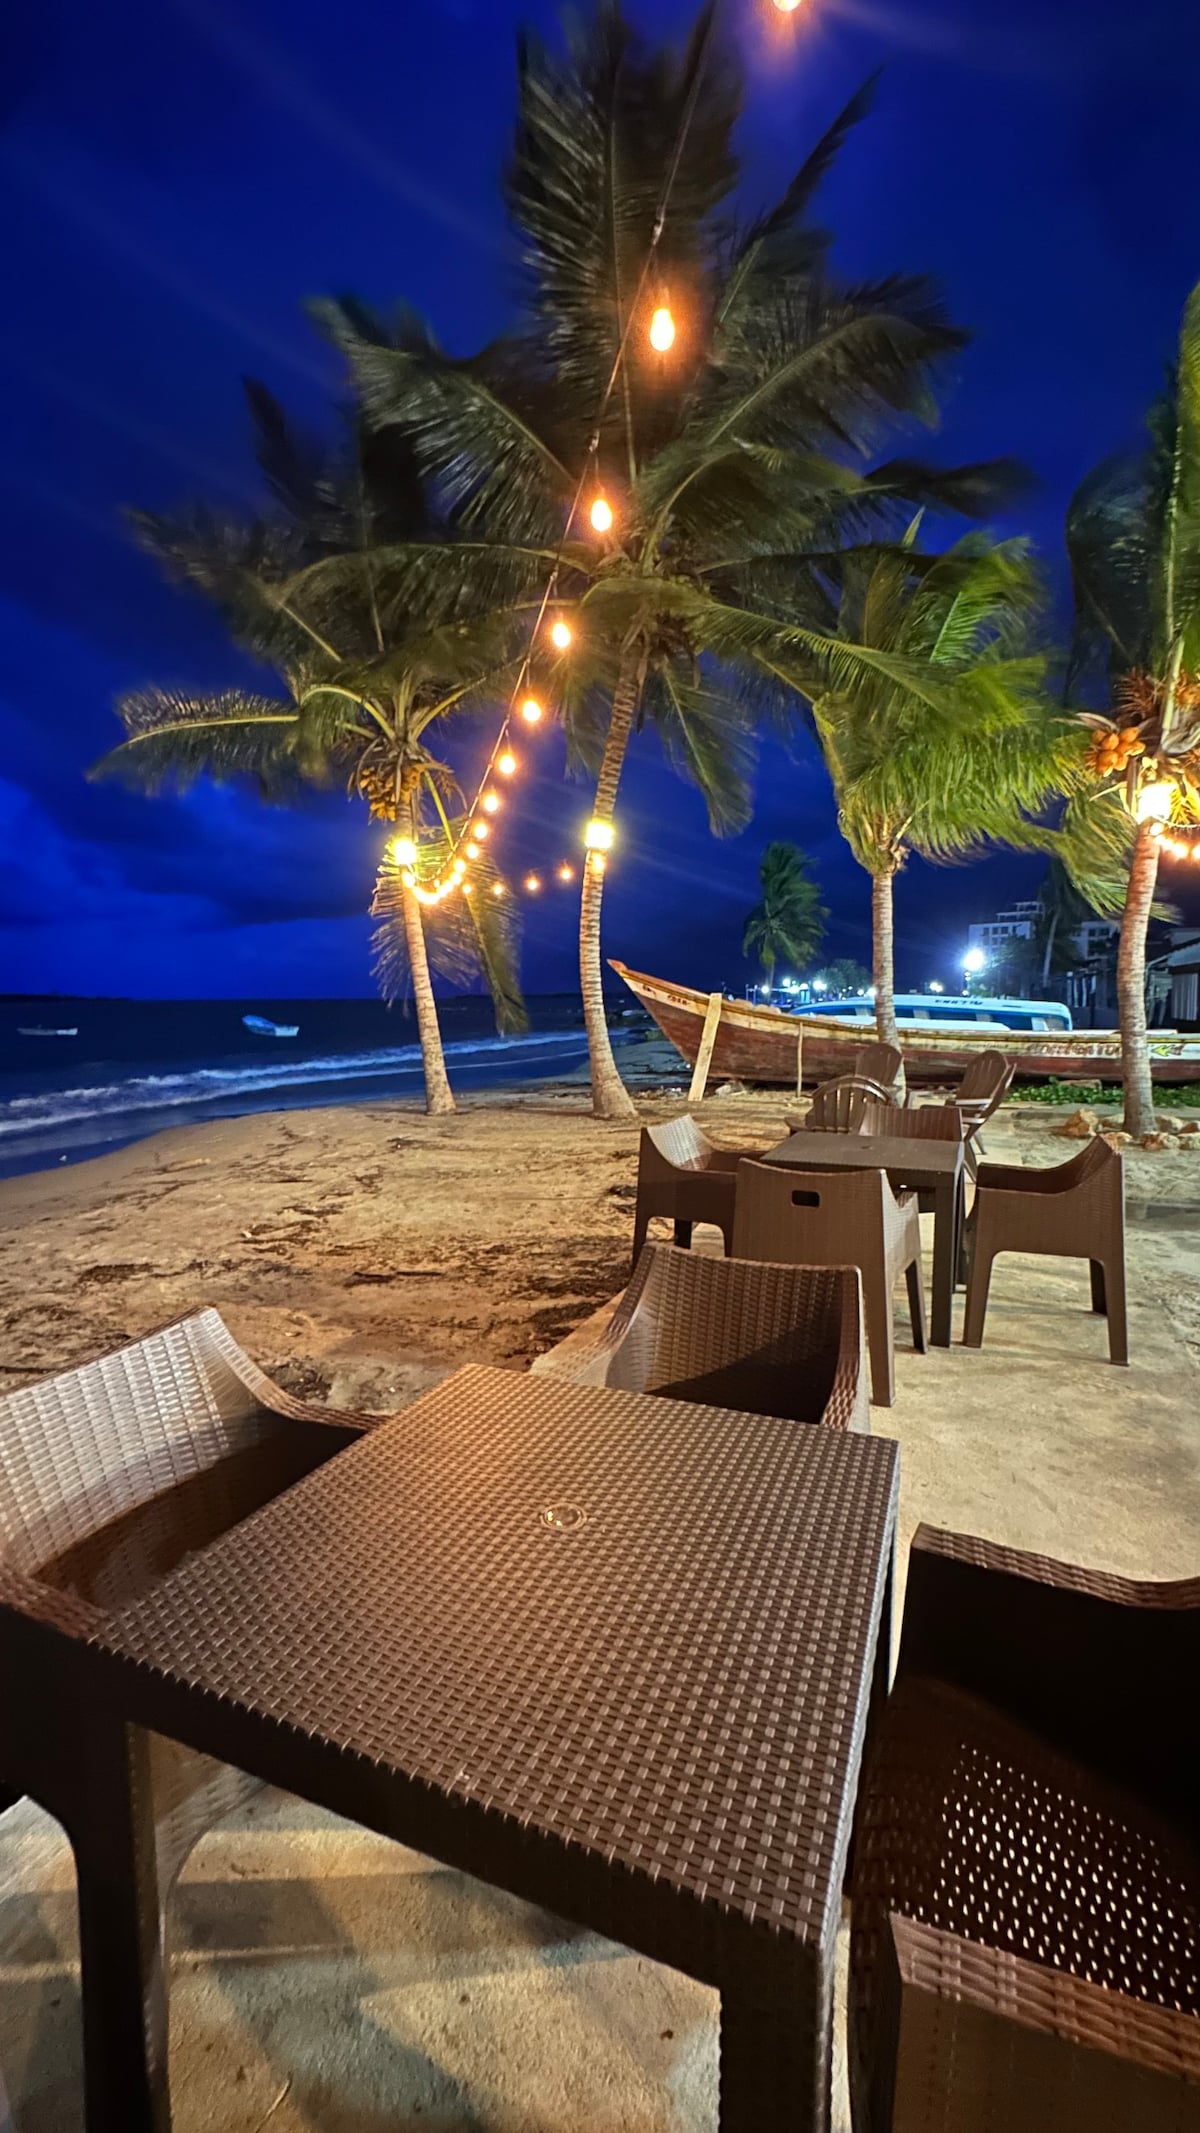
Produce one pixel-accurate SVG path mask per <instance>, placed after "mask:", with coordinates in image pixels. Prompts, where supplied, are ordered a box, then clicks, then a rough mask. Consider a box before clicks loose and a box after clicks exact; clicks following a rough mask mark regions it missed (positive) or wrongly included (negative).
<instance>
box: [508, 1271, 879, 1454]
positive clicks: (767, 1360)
mask: <svg viewBox="0 0 1200 2133" xmlns="http://www.w3.org/2000/svg"><path fill="white" fill-rule="evenodd" d="M533 1368H534V1370H535V1371H536V1372H537V1373H538V1374H539V1375H541V1376H545V1377H559V1378H570V1380H571V1381H572V1383H573V1384H576V1385H613V1386H618V1387H620V1388H621V1389H622V1390H624V1391H626V1392H657V1393H662V1394H663V1395H665V1396H667V1397H669V1398H670V1399H673V1400H698V1401H700V1402H701V1403H702V1404H704V1405H708V1406H714V1407H734V1408H744V1409H745V1410H747V1411H748V1412H749V1413H751V1414H763V1415H778V1416H781V1417H782V1418H783V1419H784V1420H786V1421H795V1422H815V1423H817V1424H819V1425H820V1427H821V1428H823V1429H860V1430H867V1429H869V1428H870V1413H869V1408H868V1404H867V1388H866V1380H865V1375H864V1371H863V1359H862V1302H861V1291H860V1283H859V1277H858V1274H857V1272H856V1271H855V1269H854V1268H853V1267H806V1266H769V1265H766V1264H762V1263H758V1264H754V1263H752V1262H750V1261H749V1260H745V1259H710V1258H707V1257H704V1256H702V1255H701V1254H700V1253H698V1252H697V1253H692V1252H681V1251H678V1250H677V1249H675V1248H674V1247H673V1246H671V1245H669V1244H648V1245H647V1246H646V1249H645V1251H644V1252H643V1253H642V1256H641V1258H640V1259H639V1261H638V1264H637V1269H636V1272H635V1274H634V1277H633V1280H632V1281H631V1282H630V1284H629V1287H628V1289H627V1290H626V1291H625V1294H624V1296H623V1297H622V1298H621V1300H620V1302H619V1303H618V1305H617V1307H616V1310H615V1311H614V1312H613V1313H612V1316H611V1317H610V1318H608V1319H607V1320H605V1321H604V1322H603V1324H601V1325H600V1326H599V1327H598V1328H597V1327H596V1326H594V1325H587V1326H581V1327H580V1329H579V1331H578V1332H576V1333H571V1334H568V1336H567V1338H566V1340H564V1341H560V1342H559V1344H558V1346H557V1347H556V1348H552V1349H550V1351H549V1353H548V1354H546V1355H543V1356H539V1358H538V1360H537V1362H536V1363H534V1365H533Z"/></svg>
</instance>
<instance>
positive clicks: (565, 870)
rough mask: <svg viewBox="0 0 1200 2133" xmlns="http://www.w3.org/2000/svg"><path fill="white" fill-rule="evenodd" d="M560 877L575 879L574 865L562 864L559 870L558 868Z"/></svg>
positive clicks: (561, 878) (562, 879)
mask: <svg viewBox="0 0 1200 2133" xmlns="http://www.w3.org/2000/svg"><path fill="white" fill-rule="evenodd" d="M558 878H559V880H560V881H574V879H575V869H574V867H568V866H561V867H560V868H559V870H558Z"/></svg>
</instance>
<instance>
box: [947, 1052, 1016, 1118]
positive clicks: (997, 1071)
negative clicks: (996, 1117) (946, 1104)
mask: <svg viewBox="0 0 1200 2133" xmlns="http://www.w3.org/2000/svg"><path fill="white" fill-rule="evenodd" d="M1015 1072H1016V1061H1015V1059H1006V1058H1005V1056H1004V1053H1003V1052H980V1054H979V1056H978V1058H977V1059H972V1061H971V1064H970V1066H969V1067H968V1068H967V1070H966V1073H965V1074H964V1075H963V1078H962V1080H961V1081H960V1082H959V1084H958V1087H957V1089H956V1090H955V1093H954V1099H953V1100H954V1101H955V1102H956V1103H970V1104H981V1105H986V1106H987V1108H986V1110H983V1111H982V1112H981V1113H980V1117H979V1120H978V1123H979V1124H982V1123H983V1120H984V1119H986V1118H990V1117H991V1115H992V1112H993V1111H994V1110H995V1109H996V1106H997V1105H998V1104H1000V1103H1002V1102H1003V1100H1004V1098H1005V1097H1006V1096H1007V1094H1008V1091H1009V1089H1010V1088H1011V1086H1012V1078H1013V1075H1014V1074H1015Z"/></svg>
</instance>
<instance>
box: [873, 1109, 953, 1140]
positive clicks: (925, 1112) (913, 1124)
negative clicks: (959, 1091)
mask: <svg viewBox="0 0 1200 2133" xmlns="http://www.w3.org/2000/svg"><path fill="white" fill-rule="evenodd" d="M879 1130H880V1132H881V1133H889V1134H891V1135H892V1137H893V1138H894V1139H896V1140H902V1141H903V1140H910V1141H960V1140H961V1139H962V1137H963V1122H962V1118H961V1115H960V1114H959V1112H958V1111H957V1110H956V1109H955V1107H954V1105H953V1104H914V1105H913V1107H912V1109H911V1110H909V1109H905V1110H903V1111H888V1112H887V1113H886V1114H885V1117H884V1123H883V1125H882V1126H881V1127H880V1129H879Z"/></svg>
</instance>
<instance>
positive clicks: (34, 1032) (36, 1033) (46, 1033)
mask: <svg viewBox="0 0 1200 2133" xmlns="http://www.w3.org/2000/svg"><path fill="white" fill-rule="evenodd" d="M17 1035H18V1037H77V1036H78V1035H79V1031H78V1030H77V1029H40V1028H38V1027H36V1026H35V1027H34V1028H33V1029H22V1028H21V1025H20V1023H18V1024H17Z"/></svg>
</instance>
